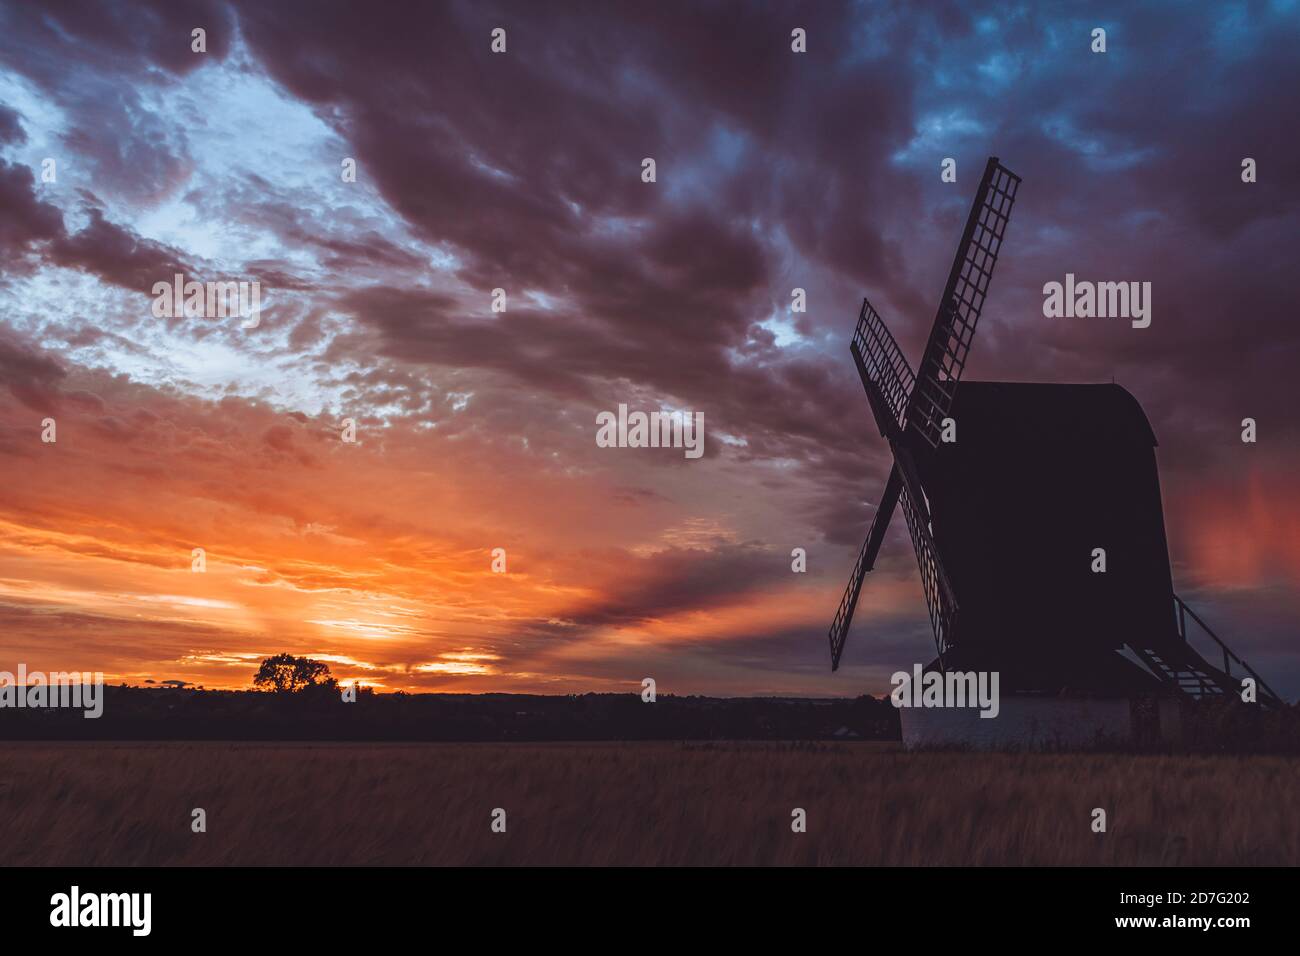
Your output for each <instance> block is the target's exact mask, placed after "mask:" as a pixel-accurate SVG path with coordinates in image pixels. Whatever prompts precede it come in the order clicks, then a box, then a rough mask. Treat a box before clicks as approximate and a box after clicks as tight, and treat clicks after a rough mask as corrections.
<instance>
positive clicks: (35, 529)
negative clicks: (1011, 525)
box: [0, 0, 1300, 698]
mask: <svg viewBox="0 0 1300 956" xmlns="http://www.w3.org/2000/svg"><path fill="white" fill-rule="evenodd" d="M196 28H201V29H203V30H204V31H205V35H204V39H205V50H204V52H195V51H194V49H193V43H194V41H193V37H192V31H193V30H195V29H196ZM498 28H500V29H503V30H504V31H505V40H506V48H505V51H504V52H499V53H498V52H493V50H492V33H493V31H494V30H495V29H498ZM796 28H799V29H803V30H804V31H805V32H806V38H807V41H806V46H807V48H806V52H801V53H797V52H794V51H793V50H792V48H791V46H792V41H791V32H792V30H794V29H796ZM1097 28H1101V29H1104V30H1105V31H1106V51H1105V52H1104V53H1095V52H1093V50H1092V49H1091V47H1092V45H1093V31H1094V30H1095V29H1097ZM1298 51H1300V10H1298V9H1297V5H1296V3H1294V2H1285V3H1284V2H1274V3H1249V4H1246V3H1242V4H1228V3H1225V4H1202V5H1195V6H1191V5H1184V4H1174V3H1153V4H1144V5H1141V6H1140V7H1137V6H1135V5H1130V4H1116V5H1113V6H1110V7H1091V6H1089V5H1086V4H1078V3H1068V4H1050V3H1048V4H1044V3H1032V4H1021V5H1017V4H1007V3H997V4H988V5H976V4H949V3H916V4H906V5H897V6H893V7H891V6H887V5H882V4H843V5H841V4H832V3H808V4H797V3H781V4H756V3H751V4H738V3H689V4H685V3H683V4H678V3H654V4H647V3H641V4H617V3H566V4H550V3H516V4H496V3H423V4H413V5H409V6H408V5H405V4H400V3H383V4H374V3H368V4H363V3H338V2H314V3H280V2H277V3H265V2H261V0H257V2H252V0H250V2H247V3H244V2H236V3H219V2H194V0H182V2H158V3H113V2H105V3H63V2H53V3H41V4H27V3H9V2H4V3H0V488H2V489H3V491H2V492H0V669H6V668H7V669H11V670H12V669H14V668H16V665H17V663H18V662H22V663H25V664H26V666H27V667H28V669H29V670H37V669H44V670H97V671H102V672H103V673H104V675H105V678H106V679H107V680H111V681H113V682H117V681H126V682H130V683H145V682H146V681H155V682H160V681H163V680H181V681H188V682H191V683H194V684H198V685H203V686H207V687H247V686H249V685H250V682H251V679H252V675H253V672H254V671H255V669H256V666H257V663H258V662H259V661H260V660H261V659H262V658H264V657H267V656H270V655H272V654H276V653H280V652H288V653H293V654H304V655H308V656H312V657H315V658H317V659H321V660H324V661H326V662H328V663H329V664H330V666H331V668H332V670H333V672H334V673H335V675H336V676H338V677H340V678H341V679H343V680H345V681H346V680H358V679H359V680H361V681H362V682H364V683H366V684H371V685H374V686H377V687H379V688H382V689H387V690H397V689H403V690H408V691H457V692H483V691H512V692H539V693H581V692H586V691H631V690H639V688H640V686H641V681H642V679H643V678H645V677H652V678H654V679H655V681H656V684H657V687H658V690H659V692H660V693H682V694H715V695H727V696H731V695H770V694H777V695H814V696H854V695H858V694H862V693H877V694H879V693H882V692H884V691H887V690H888V688H889V675H890V674H891V673H893V672H894V671H897V670H910V668H911V666H912V664H913V663H915V662H924V661H927V660H929V659H930V657H932V656H933V641H932V638H931V635H930V631H929V624H928V620H927V617H926V611H925V604H924V600H923V598H922V594H921V590H920V584H919V578H918V575H917V571H916V564H915V559H914V557H913V555H912V552H911V549H910V545H909V543H908V541H907V536H906V527H905V525H904V524H903V522H902V521H901V520H895V521H894V523H893V527H892V528H891V531H890V534H889V537H888V538H887V539H886V542H885V545H884V548H883V550H882V553H881V557H880V560H879V561H878V563H877V568H876V571H874V572H873V573H872V575H871V576H870V578H869V580H868V582H867V585H866V587H865V588H864V591H863V597H862V600H861V602H860V604H859V609H858V614H857V617H856V619H855V623H854V628H853V633H852V636H851V637H850V640H849V644H848V648H847V650H846V652H845V657H844V661H843V664H842V666H841V668H840V670H839V671H838V672H836V673H834V674H832V673H831V671H830V665H829V653H828V649H827V642H826V631H827V628H828V627H829V624H830V621H831V618H832V617H833V616H834V613H835V608H836V606H837V604H838V602H839V599H840V594H841V592H842V590H843V588H844V584H845V582H846V580H847V577H848V574H849V570H850V568H851V566H852V564H853V560H854V558H855V556H856V553H857V549H858V547H859V546H860V544H861V541H862V539H863V537H864V536H865V534H866V529H867V526H868V525H869V523H870V520H871V516H872V513H873V510H874V506H875V501H876V496H877V495H878V494H879V492H880V489H881V487H882V486H883V484H884V478H885V475H886V474H887V472H888V468H889V457H888V451H887V448H886V447H885V445H884V443H883V442H882V440H881V439H880V437H879V434H878V432H877V431H876V430H875V428H874V426H873V424H872V421H871V417H870V412H869V409H868V406H867V403H866V400H865V397H864V395H863V392H862V388H861V385H860V383H859V381H858V379H857V375H856V371H855V369H854V366H853V362H852V360H851V357H850V354H849V351H848V341H849V337H850V335H851V333H852V329H853V325H854V322H855V320H856V317H857V312H858V308H859V306H860V303H861V301H862V299H863V297H868V298H869V299H870V300H871V302H872V304H873V305H874V306H875V308H876V309H877V310H878V311H879V312H880V314H881V315H882V317H883V318H884V321H885V322H886V323H887V324H888V326H889V327H890V329H891V330H892V331H893V333H894V335H895V336H896V337H897V339H898V340H899V342H900V344H901V346H902V348H903V350H904V351H905V352H906V354H907V355H908V357H909V359H910V361H911V362H912V364H913V366H915V365H916V363H917V361H918V359H919V356H920V352H921V348H922V345H923V343H924V340H925V336H926V334H927V333H928V330H929V327H930V324H931V322H932V321H933V318H934V314H935V309H936V308H937V305H938V300H939V297H940V293H941V292H942V289H943V284H944V280H945V279H946V276H947V272H948V269H949V267H950V264H951V262H952V256H953V253H954V250H955V247H956V243H957V239H958V237H959V235H960V232H961V227H962V225H963V223H964V221H965V216H966V211H967V209H968V207H969V204H970V201H971V197H972V195H973V193H974V190H975V186H976V184H977V183H978V180H979V176H980V173H981V172H982V170H983V167H984V161H985V159H986V157H988V156H989V155H997V156H999V157H1000V158H1001V160H1002V162H1003V163H1004V164H1005V165H1006V166H1008V167H1009V168H1010V169H1012V170H1013V171H1014V172H1015V173H1017V174H1018V175H1020V176H1021V177H1022V178H1023V184H1022V186H1021V189H1020V194H1019V197H1018V199H1017V204H1016V207H1015V210H1014V212H1013V215H1012V221H1011V225H1010V228H1009V232H1008V236H1007V240H1006V246H1005V247H1004V251H1003V255H1002V258H1001V260H1000V261H999V266H998V274H997V276H996V277H995V279H994V281H993V289H992V292H991V295H990V297H989V300H988V303H987V305H986V307H985V309H984V313H983V318H982V319H981V323H980V327H979V331H978V334H977V336H976V339H975V343H974V346H973V348H972V352H971V356H970V359H969V361H968V363H967V366H966V377H968V378H973V379H997V380H1008V381H1039V382H1109V381H1115V382H1118V383H1120V384H1121V385H1123V386H1124V387H1125V388H1127V389H1128V390H1129V391H1130V392H1132V393H1133V395H1134V396H1135V397H1136V398H1137V399H1138V401H1139V402H1140V403H1141V404H1142V406H1143V407H1144V409H1145V410H1146V413H1147V415H1148V417H1149V418H1150V420H1151V423H1152V426H1153V429H1154V431H1155V434H1156V436H1157V439H1158V441H1159V447H1158V449H1157V455H1158V460H1159V465H1160V469H1161V483H1162V493H1163V496H1164V502H1165V520H1166V525H1167V531H1168V537H1169V543H1170V551H1171V560H1172V567H1173V576H1174V583H1175V588H1176V590H1177V591H1178V593H1179V594H1180V595H1181V596H1182V597H1184V599H1186V600H1188V601H1189V602H1190V604H1191V605H1192V607H1193V608H1195V609H1196V610H1197V612H1198V613H1199V614H1200V615H1201V616H1202V617H1203V618H1204V619H1205V620H1206V621H1207V622H1209V623H1210V624H1211V625H1212V626H1213V627H1214V628H1215V630H1216V631H1217V632H1218V633H1219V634H1220V635H1221V636H1222V637H1224V638H1225V639H1226V640H1227V641H1228V643H1229V644H1230V645H1232V646H1233V648H1234V650H1236V651H1237V652H1238V653H1239V654H1240V655H1241V656H1242V657H1244V658H1245V659H1246V660H1247V661H1248V662H1250V663H1251V664H1252V665H1253V666H1254V667H1255V668H1256V669H1257V670H1259V671H1260V672H1261V673H1262V674H1263V675H1264V677H1265V679H1266V680H1268V681H1269V682H1270V683H1271V684H1272V685H1273V686H1274V687H1275V689H1277V690H1278V691H1280V692H1281V693H1282V694H1283V696H1286V697H1288V698H1295V697H1296V696H1298V695H1300V643H1298V642H1297V633H1296V630H1297V628H1296V622H1297V619H1298V618H1300V491H1298V489H1297V483H1296V475H1297V471H1298V468H1297V465H1298V464H1300V451H1298V450H1300V442H1298V441H1297V438H1298V437H1300V435H1298V430H1297V425H1296V409H1297V406H1298V405H1300V402H1297V399H1298V398H1300V385H1298V384H1297V382H1296V373H1295V368H1296V366H1297V364H1298V362H1300V350H1298V348H1297V346H1298V345H1300V324H1298V323H1297V322H1296V320H1295V308H1296V297H1295V292H1294V289H1295V271H1296V269H1295V267H1296V255H1295V252H1294V244H1295V240H1296V238H1297V232H1298V230H1297V222H1298V213H1300V137H1298V136H1297V133H1296V126H1295V117H1296V116H1297V115H1300V102H1298V101H1300V52H1298ZM1247 157H1249V158H1252V159H1254V160H1255V163H1256V169H1257V179H1256V181H1255V182H1253V183H1244V182H1243V181H1242V175H1241V171H1242V161H1243V159H1244V158H1247ZM645 158H653V159H654V160H655V181H654V182H645V181H643V175H642V172H643V160H644V159H645ZM945 158H952V159H955V160H956V171H957V179H956V182H955V183H953V182H944V181H943V180H942V178H941V175H940V172H941V163H942V162H943V160H944V159H945ZM50 159H52V160H54V164H53V169H54V177H53V181H48V180H49V178H50V177H49V176H48V175H46V170H47V169H48V164H47V163H46V162H45V161H46V160H50ZM348 159H352V160H354V161H355V168H356V176H355V181H346V180H345V177H344V175H343V173H342V169H343V165H344V161H345V160H348ZM176 273H181V274H183V275H184V276H185V277H186V278H187V279H192V280H195V281H238V280H247V281H252V280H256V281H258V282H259V283H260V289H261V296H262V313H261V315H260V321H259V323H258V325H257V326H256V327H254V328H245V327H243V326H244V324H245V323H243V322H241V321H240V320H239V319H238V318H231V317H218V318H211V317H185V316H183V315H182V316H180V317H167V316H163V317H159V316H158V315H156V314H155V309H154V305H155V300H154V295H153V292H152V290H153V286H154V284H155V283H157V282H160V281H161V282H170V281H172V277H173V276H174V275H175V274H176ZM1066 273H1074V274H1075V275H1076V276H1078V277H1079V278H1080V279H1092V280H1096V281H1148V282H1150V283H1151V284H1152V322H1151V325H1150V327H1149V328H1145V329H1136V328H1133V327H1132V326H1131V324H1130V323H1129V322H1127V321H1124V320H1112V319H1087V318H1046V317H1045V316H1044V314H1043V309H1042V305H1043V291H1042V290H1043V286H1044V284H1045V283H1047V282H1052V281H1056V282H1060V281H1063V280H1064V277H1065V275H1066ZM795 288H800V289H803V290H805V292H806V300H807V309H806V311H805V312H795V311H792V290H793V289H795ZM495 289H501V290H503V291H504V293H505V310H504V311H494V310H493V301H494V299H493V290H495ZM620 404H625V405H627V406H628V407H629V408H631V409H633V410H637V409H641V410H646V411H652V410H659V409H666V410H678V411H690V412H695V413H702V414H703V416H704V423H705V438H704V454H703V455H702V457H700V458H698V459H691V458H687V457H686V456H685V455H684V454H683V451H682V450H681V449H674V448H608V447H599V446H598V445H597V443H596V431H597V427H596V421H597V418H596V417H597V415H598V414H599V413H601V412H602V411H614V410H617V408H618V406H619V405H620ZM1246 417H1252V418H1254V419H1256V421H1257V428H1258V440H1257V441H1256V442H1255V443H1253V444H1247V443H1243V441H1242V440H1241V431H1242V420H1243V418H1246ZM51 418H52V419H53V420H54V422H55V426H56V440H55V441H54V442H48V441H43V440H42V435H43V431H44V425H43V422H44V421H45V420H46V419H51ZM347 419H351V420H352V421H353V422H355V427H356V441H355V442H348V441H345V440H344V423H345V420H347ZM1062 506H1063V507H1068V506H1069V503H1068V502H1063V503H1062ZM196 548H202V549H203V554H204V561H205V570H203V572H202V573H198V572H196V571H195V570H194V558H193V554H194V549H196ZM795 548H802V549H804V551H805V552H806V555H807V570H806V572H804V573H796V572H794V571H793V570H792V557H791V554H792V550H793V549H795ZM495 549H503V550H504V554H505V558H504V560H505V570H504V572H498V571H494V570H493V561H494V557H493V552H494V550H495ZM1044 639H1045V640H1050V634H1047V635H1044Z"/></svg>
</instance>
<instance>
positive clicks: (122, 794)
mask: <svg viewBox="0 0 1300 956" xmlns="http://www.w3.org/2000/svg"><path fill="white" fill-rule="evenodd" d="M0 760H3V764H4V767H5V773H4V775H3V782H0V863H3V864H6V865H14V864H28V865H30V864H38V865H45V864H72V865H86V864H89V865H105V864H181V865H186V864H254V865H261V864H272V865H284V864H316V865H326V864H367V863H379V864H466V863H468V864H534V863H558V864H700V863H717V864H873V865H897V864H907V865H911V864H927V865H928V864H959V865H961V864H1034V865H1055V864H1085V865H1092V864H1102V865H1130V864H1161V863H1186V864H1210V865H1216V864H1286V865H1295V864H1297V863H1300V760H1297V759H1295V758H1281V757H1240V758H1238V757H1187V756H1179V757H1168V756H1137V755H1133V756H1129V755H1088V754H1074V755H1009V754H995V755H980V754H941V753H927V754H905V753H901V752H898V751H896V750H894V749H892V748H889V747H881V746H872V745H862V744H844V745H839V744H802V745H801V744H744V743H729V744H712V745H709V744H667V743H662V744H653V743H652V744H540V745H539V744H518V745H514V744H426V745H408V744H402V745H383V744H378V745H366V746H362V745H352V744H349V745H333V744H319V745H312V744H292V745H288V744H286V745H278V744H234V743H196V744H138V743H133V744H54V745H50V744H30V743H29V744H3V745H0ZM193 807H203V808H205V809H206V810H207V814H208V831H207V833H202V834H196V833H192V832H191V831H190V811H191V809H192V808H193ZM494 807H504V808H505V809H506V810H507V812H508V814H509V816H508V832H507V833H506V834H504V835H501V834H493V833H491V832H490V830H489V817H490V814H491V811H492V808H494ZM793 807H803V808H805V809H806V810H807V812H808V832H807V833H806V834H794V833H791V831H790V811H791V808H793ZM1093 807H1104V808H1106V809H1107V813H1108V817H1109V832H1108V833H1106V834H1100V835H1099V834H1094V833H1093V832H1091V829H1090V827H1089V822H1090V819H1091V811H1092V808H1093Z"/></svg>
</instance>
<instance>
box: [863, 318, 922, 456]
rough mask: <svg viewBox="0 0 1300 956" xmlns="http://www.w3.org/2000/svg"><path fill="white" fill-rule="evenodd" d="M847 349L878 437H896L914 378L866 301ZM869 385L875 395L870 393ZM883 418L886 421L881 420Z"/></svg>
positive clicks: (884, 327) (901, 354) (882, 322)
mask: <svg viewBox="0 0 1300 956" xmlns="http://www.w3.org/2000/svg"><path fill="white" fill-rule="evenodd" d="M849 350H850V351H851V352H852V353H853V359H854V361H855V362H857V365H858V374H859V375H860V376H861V377H862V384H863V387H865V388H866V390H867V398H868V400H869V401H870V402H871V405H872V411H873V412H874V413H875V414H876V418H877V422H876V424H877V425H879V426H880V434H881V435H882V436H884V437H886V438H893V437H895V436H896V435H897V433H898V432H899V431H901V430H902V428H903V423H904V421H905V416H906V414H907V402H908V398H909V397H910V396H911V394H912V388H913V387H914V385H915V384H916V375H915V374H913V372H912V367H911V366H910V365H908V364H907V359H906V358H905V357H904V356H903V350H902V349H900V348H899V347H898V343H897V342H895V341H894V337H893V336H892V335H890V334H889V329H888V328H887V327H886V326H885V323H884V321H883V320H882V319H881V318H880V315H879V314H878V313H877V312H876V310H875V309H873V308H872V307H871V303H870V302H868V301H867V300H866V299H863V300H862V311H861V312H860V313H858V325H857V328H855V329H854V330H853V340H852V341H851V342H850V343H849ZM872 386H874V387H875V389H876V391H877V394H876V395H873V394H872ZM878 402H883V404H884V408H883V409H880V408H876V405H877V403H878ZM882 417H883V418H885V419H887V421H882V420H881V419H882ZM890 422H892V425H891V424H890Z"/></svg>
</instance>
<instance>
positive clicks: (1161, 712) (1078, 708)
mask: <svg viewBox="0 0 1300 956" xmlns="http://www.w3.org/2000/svg"><path fill="white" fill-rule="evenodd" d="M898 714H899V719H900V722H901V724H902V731H903V746H904V747H905V748H906V749H907V750H928V749H944V750H948V749H954V748H956V749H968V750H1081V749H1089V748H1093V747H1105V746H1107V745H1115V744H1120V745H1122V744H1125V743H1130V742H1133V741H1136V740H1139V739H1143V740H1152V739H1158V740H1160V741H1163V742H1169V743H1173V742H1175V741H1177V740H1178V738H1179V736H1180V734H1181V727H1182V722H1181V718H1180V708H1179V702H1178V700H1177V699H1174V698H1169V697H1158V698H1151V697H1145V698H1143V697H1047V696H1031V695H1013V694H1006V695H1003V696H1002V699H1001V701H1000V706H999V709H998V715H997V716H996V717H991V718H990V717H981V716H980V711H979V710H978V709H977V708H973V707H928V708H927V707H901V708H899V712H898Z"/></svg>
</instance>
